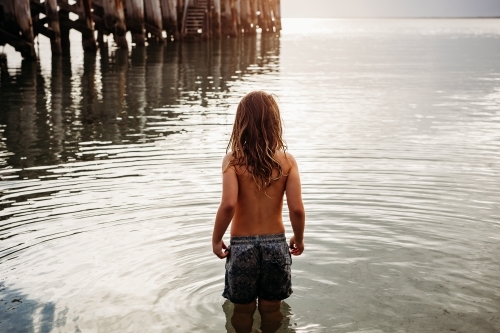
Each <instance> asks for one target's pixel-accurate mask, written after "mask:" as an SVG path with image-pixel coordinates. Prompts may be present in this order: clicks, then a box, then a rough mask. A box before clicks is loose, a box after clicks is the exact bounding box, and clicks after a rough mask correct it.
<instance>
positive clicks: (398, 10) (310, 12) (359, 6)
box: [281, 0, 500, 17]
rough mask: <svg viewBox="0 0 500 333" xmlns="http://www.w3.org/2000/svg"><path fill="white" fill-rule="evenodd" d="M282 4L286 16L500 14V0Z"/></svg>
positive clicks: (288, 0) (285, 0) (302, 0)
mask: <svg viewBox="0 0 500 333" xmlns="http://www.w3.org/2000/svg"><path fill="white" fill-rule="evenodd" d="M281 7H282V11H283V14H282V15H283V17H401V16H403V17H463V16H472V17H477V16H499V17H500V0H281Z"/></svg>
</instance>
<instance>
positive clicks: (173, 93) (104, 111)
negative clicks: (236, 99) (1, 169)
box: [0, 35, 279, 177]
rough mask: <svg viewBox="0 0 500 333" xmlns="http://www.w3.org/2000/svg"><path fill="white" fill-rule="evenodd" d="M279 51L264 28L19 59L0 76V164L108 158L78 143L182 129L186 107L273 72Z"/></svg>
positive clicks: (216, 100)
mask: <svg viewBox="0 0 500 333" xmlns="http://www.w3.org/2000/svg"><path fill="white" fill-rule="evenodd" d="M278 56H279V39H278V38H277V37H276V36H274V35H271V36H268V35H264V37H263V38H261V37H260V36H259V37H249V38H243V39H238V40H235V39H224V40H222V41H213V42H211V43H191V44H179V43H169V44H168V45H166V46H163V45H155V44H153V45H150V46H149V47H148V48H134V49H132V50H131V52H130V53H129V52H128V51H126V50H121V49H117V50H111V51H110V50H108V49H104V50H102V52H101V53H100V56H95V55H89V54H84V56H83V59H82V63H77V64H74V63H72V62H71V59H70V58H53V59H52V63H51V68H50V70H41V68H40V67H39V65H38V64H37V63H33V62H26V61H23V62H22V66H21V68H19V69H17V70H16V73H15V74H14V75H9V74H8V73H6V76H5V77H2V81H1V89H0V100H1V101H2V105H3V110H2V111H3V112H2V113H1V114H0V123H1V124H3V126H4V127H5V128H4V131H3V133H2V137H3V144H5V147H4V148H3V153H4V156H5V163H6V165H8V166H11V167H13V168H30V167H36V166H46V165H55V164H60V163H64V162H67V161H75V160H93V159H95V158H98V159H99V158H105V157H106V155H105V154H103V155H97V156H96V155H94V154H85V153H83V152H82V151H81V149H80V148H81V145H80V144H81V143H82V142H85V143H89V142H100V143H112V144H128V143H145V142H152V141H153V140H155V139H157V138H158V137H161V136H168V135H170V134H173V133H179V132H182V131H183V130H184V129H183V127H182V125H183V121H184V120H185V110H186V106H191V107H194V106H201V107H207V106H208V105H212V104H215V105H219V106H220V105H224V96H225V94H227V93H228V91H229V87H230V86H231V84H232V82H234V81H235V80H238V79H241V78H242V77H243V76H246V75H258V74H263V73H266V72H272V71H277V70H278V66H277V65H278V64H277V59H278ZM222 64H224V65H222ZM188 109H189V108H188ZM22 176H27V175H25V174H24V173H23V174H22ZM35 177H36V175H35Z"/></svg>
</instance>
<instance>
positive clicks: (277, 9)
mask: <svg viewBox="0 0 500 333" xmlns="http://www.w3.org/2000/svg"><path fill="white" fill-rule="evenodd" d="M273 1H274V8H273V12H274V25H275V26H276V31H281V29H282V26H281V0H273Z"/></svg>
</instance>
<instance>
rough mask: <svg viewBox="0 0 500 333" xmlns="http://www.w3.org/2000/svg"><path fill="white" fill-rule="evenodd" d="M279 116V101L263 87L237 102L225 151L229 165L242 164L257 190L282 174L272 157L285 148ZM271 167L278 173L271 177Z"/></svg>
mask: <svg viewBox="0 0 500 333" xmlns="http://www.w3.org/2000/svg"><path fill="white" fill-rule="evenodd" d="M282 135H283V130H282V120H281V116H280V111H279V107H278V103H276V99H275V98H274V96H273V95H271V94H268V93H266V92H264V91H253V92H251V93H249V94H247V95H246V96H245V97H243V99H242V100H241V101H240V103H239V104H238V109H237V111H236V118H235V120H234V125H233V133H232V134H231V139H230V140H229V144H228V146H227V149H226V151H228V150H231V152H232V159H231V161H230V162H229V165H228V166H242V167H244V168H245V169H246V171H248V172H249V173H250V174H251V175H252V177H253V179H254V180H255V183H256V184H257V188H258V189H259V190H264V191H265V190H266V189H267V188H268V187H269V186H271V183H272V182H273V181H275V180H278V179H280V178H281V177H282V176H283V169H282V167H281V164H280V163H279V161H278V160H277V159H276V158H275V154H276V152H277V151H278V150H281V151H283V152H285V151H286V148H287V147H286V144H285V142H284V141H283V138H282ZM273 169H276V170H278V176H277V177H274V178H273V175H272V173H273Z"/></svg>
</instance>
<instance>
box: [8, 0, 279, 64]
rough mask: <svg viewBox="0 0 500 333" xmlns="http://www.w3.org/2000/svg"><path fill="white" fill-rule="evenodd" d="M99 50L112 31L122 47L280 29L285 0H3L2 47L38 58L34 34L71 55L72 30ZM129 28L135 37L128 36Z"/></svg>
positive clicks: (56, 52) (85, 47)
mask: <svg viewBox="0 0 500 333" xmlns="http://www.w3.org/2000/svg"><path fill="white" fill-rule="evenodd" d="M71 29H73V30H76V31H78V32H79V33H81V35H82V47H83V50H84V51H85V52H96V51H97V48H98V46H99V47H103V46H105V45H106V43H105V36H108V35H112V36H113V39H114V41H115V43H116V45H117V47H119V48H123V49H128V47H129V45H128V44H129V42H128V41H129V40H131V41H132V43H133V44H135V45H137V46H143V45H146V43H148V42H154V43H165V42H167V41H177V40H208V39H216V38H227V37H237V36H240V35H255V34H256V33H257V32H258V31H262V32H263V33H267V32H277V31H280V30H281V0H0V46H3V45H5V44H9V45H11V46H13V47H14V48H15V49H16V50H17V51H18V52H20V53H21V55H22V56H23V58H25V59H33V60H35V59H36V58H37V55H36V50H35V38H36V37H37V36H38V35H40V34H41V35H44V36H46V37H48V38H50V41H51V47H52V55H53V56H57V55H61V54H62V55H65V54H69V49H70V38H69V34H70V30H71ZM128 32H130V34H131V39H128V38H127V33H128Z"/></svg>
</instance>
